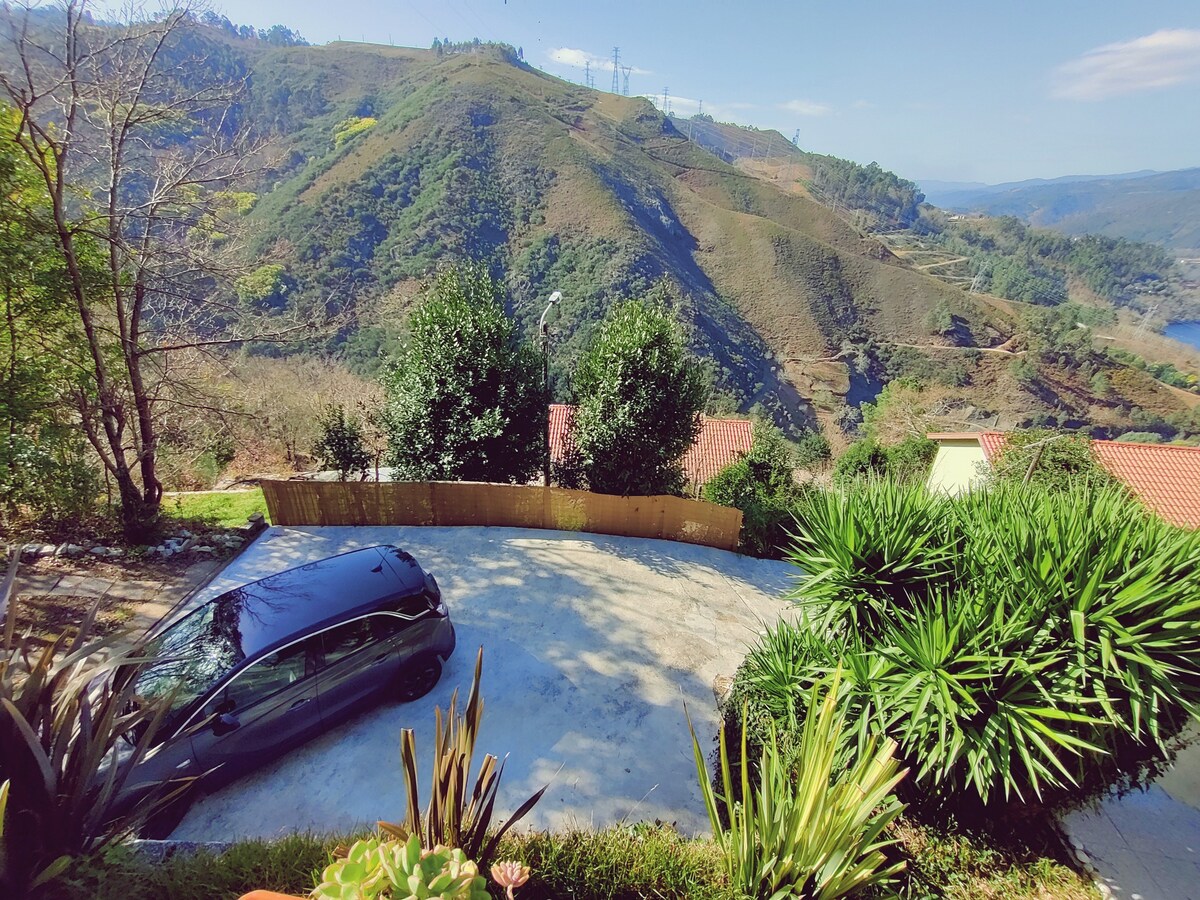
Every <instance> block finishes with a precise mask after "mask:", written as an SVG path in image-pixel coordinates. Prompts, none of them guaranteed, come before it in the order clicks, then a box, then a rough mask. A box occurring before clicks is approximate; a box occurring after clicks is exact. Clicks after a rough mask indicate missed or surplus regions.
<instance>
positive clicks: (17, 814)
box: [0, 552, 186, 897]
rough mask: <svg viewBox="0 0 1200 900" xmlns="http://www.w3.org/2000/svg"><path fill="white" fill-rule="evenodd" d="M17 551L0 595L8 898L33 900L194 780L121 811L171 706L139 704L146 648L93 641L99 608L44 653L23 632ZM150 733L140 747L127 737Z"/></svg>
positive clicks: (1, 842) (0, 854)
mask: <svg viewBox="0 0 1200 900" xmlns="http://www.w3.org/2000/svg"><path fill="white" fill-rule="evenodd" d="M17 559H18V556H17V553H16V552H14V553H13V555H12V557H11V558H10V559H9V561H8V573H7V577H6V579H5V583H4V585H3V588H2V589H0V590H2V593H0V609H6V615H5V624H4V634H3V646H2V648H0V781H4V782H7V784H8V789H7V793H6V797H5V810H4V814H3V829H0V864H2V866H0V896H3V897H23V896H25V895H26V894H27V893H28V892H29V891H32V890H34V889H36V888H38V887H40V886H41V885H44V884H46V883H47V882H49V881H51V880H52V879H54V878H55V877H57V876H58V875H59V874H60V873H61V872H62V871H63V870H64V869H65V868H66V866H67V865H68V864H69V862H70V861H71V858H72V857H73V856H77V855H80V854H87V853H92V852H95V851H97V850H99V849H101V848H102V847H104V846H105V845H106V844H108V843H110V842H111V841H113V840H114V839H116V838H118V837H121V836H123V835H125V834H128V833H129V832H130V831H131V830H133V829H134V828H135V827H136V826H137V825H138V824H139V823H140V822H141V821H143V820H144V819H145V818H146V817H147V816H148V815H151V814H152V813H153V812H154V811H155V810H156V809H157V808H159V806H160V805H161V804H163V803H166V802H169V801H170V800H171V799H173V798H174V794H175V793H176V792H177V790H178V789H179V788H181V787H182V786H183V785H184V784H185V783H186V782H183V781H181V782H180V783H179V784H178V785H173V786H169V787H168V786H164V788H163V790H162V791H161V792H159V793H158V794H157V795H151V796H147V797H146V798H145V799H143V800H141V801H140V802H139V803H137V804H135V805H134V806H133V807H132V808H130V809H128V810H126V811H125V812H123V813H122V814H120V815H117V816H114V815H113V814H112V813H111V811H110V810H111V806H112V801H113V799H114V798H115V797H116V796H117V795H118V794H119V793H120V791H121V789H122V787H123V786H124V783H125V780H126V778H127V776H128V774H129V772H130V770H131V769H132V768H133V767H134V766H136V765H137V763H138V761H139V760H140V759H141V758H142V757H143V756H144V755H145V753H146V751H147V750H148V749H149V748H150V746H151V745H152V742H153V740H154V734H155V732H156V730H157V728H158V724H159V721H160V719H161V716H162V714H163V711H164V709H165V707H164V706H162V705H157V706H156V705H153V704H138V703H134V702H133V701H134V694H133V683H134V679H135V677H136V667H131V666H130V663H131V662H136V659H137V658H136V656H134V655H133V654H134V653H136V651H131V652H123V651H121V650H120V649H119V648H118V642H119V641H120V636H112V637H108V638H103V639H96V638H93V637H92V628H93V623H94V620H95V614H96V606H93V607H92V609H91V611H90V612H89V613H88V614H87V616H86V617H85V618H84V621H83V623H82V624H81V625H80V626H79V628H78V630H77V632H76V634H75V635H74V637H73V638H71V639H70V640H68V639H67V638H66V637H65V636H59V637H56V638H55V639H54V640H52V641H50V643H49V644H48V645H46V646H44V647H43V648H41V649H35V648H34V646H33V644H32V642H31V639H30V637H29V636H27V635H26V636H18V635H17V604H16V603H15V602H10V599H11V596H12V592H13V584H14V581H15V575H16V567H17ZM136 732H140V735H141V736H140V738H139V740H137V741H136V742H135V744H134V746H132V747H129V746H127V745H126V744H125V743H124V741H123V739H122V735H124V734H128V733H136Z"/></svg>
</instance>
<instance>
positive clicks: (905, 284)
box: [205, 32, 1187, 431]
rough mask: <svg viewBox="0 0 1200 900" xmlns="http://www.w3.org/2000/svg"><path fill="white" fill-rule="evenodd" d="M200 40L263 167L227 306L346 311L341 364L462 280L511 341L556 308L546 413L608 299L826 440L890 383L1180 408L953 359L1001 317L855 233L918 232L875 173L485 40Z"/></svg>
mask: <svg viewBox="0 0 1200 900" xmlns="http://www.w3.org/2000/svg"><path fill="white" fill-rule="evenodd" d="M205 40H209V41H211V42H212V45H213V47H214V48H215V49H214V52H213V53H212V54H210V58H212V59H213V60H214V61H220V62H219V63H218V62H214V65H217V64H220V65H224V66H227V67H235V68H236V67H244V68H245V69H246V70H247V71H249V72H251V79H250V92H249V97H248V99H247V100H246V102H245V104H244V106H243V108H242V110H241V114H242V116H243V119H244V121H247V122H250V123H252V124H253V125H254V127H255V128H257V129H258V130H259V131H260V132H262V133H263V134H264V135H267V136H269V138H270V144H271V146H270V152H271V153H272V155H273V156H274V157H275V158H277V159H278V160H279V163H278V165H277V166H276V167H275V168H274V169H273V170H272V171H271V172H270V174H269V175H268V176H267V177H265V178H264V179H263V181H262V183H261V185H260V186H259V190H258V196H257V200H256V202H255V203H254V205H253V209H252V210H251V211H250V212H249V214H248V219H249V222H248V224H249V225H250V226H251V232H252V235H253V240H252V244H251V248H252V252H253V253H254V254H255V255H256V258H257V259H258V261H259V262H260V263H261V268H260V269H259V270H258V272H257V273H255V275H254V276H253V277H250V278H247V279H244V280H243V283H242V284H241V285H239V292H240V293H242V294H243V297H242V299H243V300H244V301H246V302H253V303H258V304H262V305H265V306H268V307H269V306H272V305H283V304H288V305H298V306H301V307H304V306H308V307H315V306H319V305H326V306H338V307H345V308H348V309H350V310H351V311H352V312H353V314H354V324H353V325H352V326H351V327H348V328H347V329H345V330H344V331H343V332H342V333H340V334H339V335H338V336H337V338H336V339H335V340H334V341H333V342H332V343H331V345H330V348H329V349H330V350H331V351H332V352H334V353H335V354H337V355H339V356H341V357H342V358H344V359H345V360H346V361H347V362H348V363H349V364H350V365H351V366H352V367H354V368H356V369H358V370H359V371H362V372H371V371H373V370H374V369H376V368H377V367H378V365H379V362H380V359H381V351H385V350H386V349H387V348H388V347H389V346H391V345H393V344H394V342H395V341H396V340H397V339H398V337H399V335H400V334H401V330H402V313H403V309H404V306H405V304H406V303H407V302H408V300H409V299H410V298H411V297H412V296H413V294H414V292H415V291H416V289H417V287H418V286H419V283H420V281H421V279H422V278H424V277H425V276H427V275H428V274H429V273H431V272H432V271H434V270H435V269H436V267H437V266H439V265H442V264H445V263H451V262H463V261H475V262H477V263H479V264H482V265H485V266H487V267H489V268H490V269H491V270H492V271H493V272H494V273H497V274H502V275H503V276H504V277H505V278H506V279H507V285H508V288H509V291H510V296H511V306H512V313H513V314H514V316H515V317H516V318H517V320H518V322H519V323H521V325H522V327H523V328H524V329H525V330H526V332H527V333H528V334H529V336H530V337H534V336H535V335H534V332H535V330H536V323H537V319H538V317H539V315H540V314H541V312H542V308H543V306H544V303H545V300H546V297H548V296H549V294H550V293H551V292H552V291H554V290H560V291H562V292H563V294H564V300H563V303H562V304H561V305H560V306H559V307H558V308H557V309H556V311H555V313H554V332H555V333H554V340H553V342H552V348H551V358H552V371H553V373H554V379H555V383H556V390H557V392H558V393H559V394H560V396H565V395H566V394H567V393H568V392H569V384H568V382H567V374H566V373H568V372H569V371H570V369H571V366H572V363H573V361H574V358H575V357H576V355H577V354H578V352H579V349H580V347H581V346H582V344H583V342H584V341H585V340H586V338H587V335H588V333H589V331H590V329H591V327H592V326H593V325H594V324H595V322H597V321H598V320H599V318H600V317H601V316H602V315H603V313H604V311H605V309H606V308H607V307H608V305H609V304H610V303H612V302H613V301H614V300H616V299H617V298H620V297H623V296H628V295H630V294H632V293H638V292H642V291H645V290H648V289H649V288H650V287H651V286H653V285H655V284H659V283H662V282H665V283H666V284H667V285H669V286H670V290H671V293H672V294H673V296H674V297H675V298H676V305H677V307H678V309H679V311H680V313H681V315H682V317H683V318H684V319H685V320H686V322H687V323H688V324H689V326H690V328H691V330H692V334H693V343H694V345H695V348H696V349H697V351H699V352H700V353H702V354H703V355H705V356H706V357H708V358H709V359H710V360H712V365H713V369H714V375H715V378H716V381H717V383H718V385H719V386H720V387H721V388H722V389H724V390H725V391H726V392H728V395H729V399H730V401H731V402H733V403H735V404H736V405H737V406H738V407H740V408H741V409H743V410H745V409H749V408H750V407H751V406H753V405H756V404H757V405H761V406H763V407H764V408H766V409H767V410H769V411H770V412H771V414H772V415H773V416H774V417H775V418H776V419H777V420H778V421H779V422H780V423H781V424H784V425H790V426H793V427H799V426H803V425H811V424H814V422H817V421H819V422H821V423H822V424H823V425H824V426H826V428H827V430H830V431H833V429H832V425H831V423H832V421H833V420H834V418H835V415H836V414H839V413H841V412H844V409H845V403H846V402H849V403H850V404H852V405H856V404H858V403H861V402H863V401H865V400H870V399H872V398H873V397H875V395H876V394H877V393H878V392H879V390H880V389H881V388H882V386H883V384H885V383H886V382H887V381H889V380H891V379H894V378H896V377H899V376H903V375H912V376H914V377H917V378H920V379H924V380H926V381H929V382H933V383H937V384H939V385H942V386H946V387H948V388H949V389H952V390H953V392H954V396H953V397H950V398H948V399H947V398H943V400H944V403H943V405H944V406H946V408H947V409H949V410H951V412H952V413H953V414H955V415H957V414H960V413H961V415H976V414H978V415H983V414H984V413H992V414H993V415H994V416H995V417H997V421H999V422H1001V423H1002V424H1003V423H1013V424H1015V423H1019V422H1022V421H1033V420H1038V421H1045V420H1050V419H1056V420H1059V421H1063V422H1073V423H1089V422H1095V423H1101V424H1107V425H1111V426H1113V427H1120V426H1121V424H1122V423H1125V424H1128V420H1129V416H1128V412H1129V409H1130V408H1132V407H1134V406H1136V407H1138V408H1139V409H1143V410H1153V411H1154V414H1155V415H1170V414H1174V413H1177V412H1180V411H1181V410H1183V409H1185V408H1186V405H1187V404H1186V403H1184V402H1182V401H1180V400H1179V399H1178V398H1176V397H1175V396H1174V395H1173V394H1171V393H1170V392H1169V391H1168V390H1166V389H1165V388H1161V386H1160V385H1157V383H1156V382H1155V381H1154V379H1152V378H1150V377H1149V376H1148V375H1145V373H1141V374H1139V375H1138V376H1137V377H1133V376H1131V378H1130V379H1127V381H1128V382H1129V383H1128V385H1127V386H1126V387H1125V388H1123V389H1122V391H1112V392H1110V395H1108V396H1106V397H1097V396H1095V395H1094V393H1093V392H1092V391H1091V390H1090V389H1089V388H1088V386H1087V382H1086V378H1084V379H1083V380H1082V383H1076V382H1080V379H1079V378H1077V377H1076V376H1075V375H1073V374H1071V373H1070V372H1066V371H1065V370H1064V371H1063V372H1059V371H1058V370H1056V369H1054V367H1051V368H1050V369H1047V370H1046V372H1045V373H1044V374H1045V377H1044V378H1043V379H1042V390H1041V391H1040V393H1037V394H1033V393H1030V392H1028V391H1026V392H1024V393H1022V391H1021V390H1020V388H1019V385H1017V383H1016V382H1015V381H1014V380H1013V377H1012V376H1010V375H1009V374H1008V372H1007V369H1006V366H1007V365H1008V363H1009V362H1010V360H1009V358H1008V357H1006V356H1005V353H1006V352H1007V351H1003V350H1001V351H998V352H996V353H989V352H983V351H979V350H976V349H972V348H984V351H986V350H987V349H988V348H996V347H999V346H1000V345H1004V344H1006V342H1009V341H1010V339H1012V338H1013V336H1014V334H1016V333H1017V331H1018V330H1019V322H1020V321H1021V318H1022V307H1021V305H1020V304H1013V303H1009V302H1006V301H1004V300H998V299H996V298H994V297H991V296H988V295H987V294H982V293H970V292H968V291H965V290H964V289H963V285H961V284H956V283H954V282H953V281H951V280H947V279H945V278H936V277H933V273H931V272H929V271H926V270H925V268H923V265H922V264H919V263H918V261H917V260H915V259H912V258H908V257H907V255H906V254H907V251H903V250H901V251H899V252H896V251H894V250H893V249H891V248H890V246H889V242H888V240H887V239H886V238H885V237H883V236H880V235H878V234H875V233H873V232H876V231H880V230H884V231H887V230H892V231H894V230H898V229H899V230H904V229H913V228H918V227H920V224H921V223H920V220H921V211H920V204H921V199H922V198H921V195H920V193H919V192H918V191H917V189H916V187H915V185H913V184H912V183H911V182H907V181H905V180H903V179H900V178H897V177H896V176H895V175H893V174H892V173H890V172H886V171H884V170H882V169H880V168H879V167H878V166H875V165H874V164H872V165H871V166H858V165H856V164H854V163H849V162H847V161H844V160H838V159H835V158H833V157H825V156H820V155H817V154H808V153H804V152H803V151H800V150H798V149H797V148H795V147H793V146H792V145H791V144H790V143H789V142H787V141H786V140H784V139H783V138H782V136H781V135H778V133H776V132H758V131H755V130H754V129H744V128H739V127H738V126H727V125H718V124H717V123H712V122H708V121H706V120H704V119H694V120H678V119H674V118H671V117H668V116H664V115H662V114H661V113H659V112H658V111H657V110H655V108H654V107H653V106H652V105H651V104H650V103H649V102H648V101H646V100H644V99H640V98H627V97H620V96H616V95H612V94H608V93H602V92H598V91H595V90H588V89H585V88H582V87H580V86H577V85H573V84H569V83H566V82H563V81H561V80H559V79H556V78H553V77H550V76H548V75H546V74H545V73H542V72H540V71H537V70H535V69H533V68H531V67H529V66H526V65H525V64H524V63H523V62H521V60H520V59H518V58H517V56H516V54H515V52H514V51H513V50H512V48H509V47H506V46H504V45H489V44H478V43H472V44H463V45H451V44H448V45H446V46H445V47H442V48H440V49H439V50H437V51H436V52H435V51H432V50H414V49H407V48H394V47H383V46H374V45H363V44H349V43H334V44H329V45H325V46H316V47H310V46H282V47H272V46H271V45H270V44H269V43H268V42H266V41H263V40H258V41H249V42H248V41H236V40H231V39H230V38H229V37H228V35H227V34H223V33H220V32H210V33H209V36H208V37H207V38H205ZM216 50H219V51H220V52H216ZM1100 302H1103V300H1102V298H1101V301H1100ZM934 320H937V321H939V322H943V323H949V324H948V325H943V326H942V327H939V328H938V329H935V330H931V324H930V323H931V321H934ZM1010 346H1011V345H1010ZM1160 388H1161V389H1160ZM947 404H948V405H947ZM956 410H957V411H959V412H954V411H956Z"/></svg>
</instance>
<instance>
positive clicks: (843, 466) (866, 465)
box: [833, 438, 888, 484]
mask: <svg viewBox="0 0 1200 900" xmlns="http://www.w3.org/2000/svg"><path fill="white" fill-rule="evenodd" d="M887 470H888V458H887V454H886V453H884V452H883V448H882V447H880V446H879V444H877V443H876V442H875V439H874V438H862V439H861V440H857V441H855V442H854V443H853V444H851V445H850V446H849V447H847V448H846V450H845V452H844V453H842V455H841V456H839V457H838V458H837V461H836V462H835V463H834V464H833V480H834V481H835V482H837V483H838V484H844V483H846V482H848V481H852V480H854V479H856V478H870V477H876V476H883V475H886V474H887Z"/></svg>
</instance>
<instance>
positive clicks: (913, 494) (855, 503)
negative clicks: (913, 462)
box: [784, 479, 962, 631]
mask: <svg viewBox="0 0 1200 900" xmlns="http://www.w3.org/2000/svg"><path fill="white" fill-rule="evenodd" d="M948 506H949V504H948V501H947V500H946V499H945V498H944V497H939V496H936V495H932V494H930V493H929V492H928V491H926V490H925V489H924V488H923V487H922V486H920V485H897V484H893V483H891V482H888V481H884V480H881V479H864V480H859V481H856V482H853V483H852V484H850V485H848V486H847V487H846V488H845V489H843V490H839V491H811V492H809V493H807V494H806V495H805V496H804V497H802V498H801V499H800V501H799V502H798V504H797V506H796V513H795V515H796V522H795V529H794V530H793V532H792V533H791V539H792V546H791V547H790V548H789V549H788V551H787V552H786V553H785V554H784V559H786V560H787V561H788V562H790V563H791V564H792V565H794V566H796V567H797V568H799V569H800V570H801V572H802V573H803V575H802V576H801V580H800V581H799V583H798V584H797V586H796V588H795V589H794V590H793V591H792V592H791V594H789V597H790V598H791V599H793V600H795V601H796V602H798V603H799V604H801V605H802V606H803V607H804V608H805V610H806V611H807V612H808V613H809V614H810V615H811V616H812V617H813V618H814V619H815V620H816V621H817V624H818V626H819V627H820V628H821V629H822V630H824V629H828V628H843V629H849V630H856V631H862V630H865V631H874V630H875V629H876V628H878V627H880V626H881V625H882V623H884V622H886V621H887V619H888V618H889V617H890V615H891V613H892V610H893V609H894V608H897V607H898V608H901V609H903V608H906V607H907V606H909V605H910V603H911V601H912V598H913V597H919V596H921V595H922V594H923V593H924V592H926V591H927V590H928V589H929V588H930V587H936V586H946V585H950V584H953V582H954V577H955V573H956V561H957V558H958V556H959V554H960V552H961V550H962V538H961V534H960V532H959V529H958V527H957V522H956V521H955V519H954V517H953V516H952V515H951V514H950V510H949V508H948Z"/></svg>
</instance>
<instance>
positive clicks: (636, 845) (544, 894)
mask: <svg viewBox="0 0 1200 900" xmlns="http://www.w3.org/2000/svg"><path fill="white" fill-rule="evenodd" d="M497 857H498V858H499V859H519V860H521V861H522V862H523V863H525V865H527V866H529V867H530V868H531V869H532V870H533V874H532V875H531V876H530V878H529V881H528V883H527V884H526V885H525V886H524V887H522V888H520V889H519V890H518V891H517V896H518V897H519V898H520V900H551V898H558V897H570V898H573V900H637V898H641V897H655V898H661V900H673V898H679V900H685V898H696V900H734V898H735V894H734V892H733V891H732V889H731V888H730V887H729V886H728V884H727V883H726V879H725V876H724V874H723V871H722V863H721V856H720V853H719V852H718V851H717V848H716V846H715V845H714V844H713V843H712V842H711V841H707V840H688V839H687V838H684V837H681V836H680V835H679V833H678V832H677V831H675V830H674V829H673V828H669V827H664V826H660V825H657V824H650V823H640V824H637V825H625V826H615V827H612V828H606V829H605V830H603V831H574V830H573V831H566V832H558V833H548V832H544V831H533V832H527V833H524V834H517V835H509V836H506V837H505V839H504V840H503V841H502V842H501V844H500V849H499V852H498V853H497ZM489 887H492V888H493V895H494V896H497V897H499V896H500V894H499V892H498V891H496V890H495V889H494V885H489Z"/></svg>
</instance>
